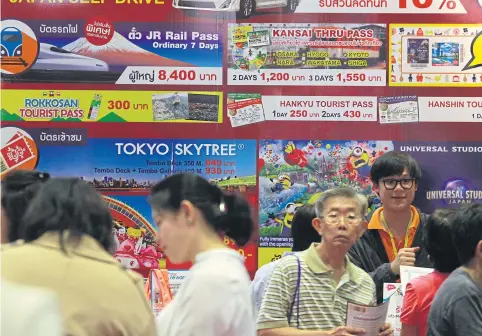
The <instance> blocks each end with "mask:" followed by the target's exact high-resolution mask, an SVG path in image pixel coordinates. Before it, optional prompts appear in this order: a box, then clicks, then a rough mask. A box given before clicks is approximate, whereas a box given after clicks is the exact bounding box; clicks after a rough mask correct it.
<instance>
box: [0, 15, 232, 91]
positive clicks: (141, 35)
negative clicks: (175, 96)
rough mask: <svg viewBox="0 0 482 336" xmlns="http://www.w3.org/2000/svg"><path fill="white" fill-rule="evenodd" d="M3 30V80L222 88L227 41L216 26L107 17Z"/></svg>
mask: <svg viewBox="0 0 482 336" xmlns="http://www.w3.org/2000/svg"><path fill="white" fill-rule="evenodd" d="M71 10H75V9H71ZM1 25H2V64H1V74H2V79H3V80H8V81H13V82H47V83H51V82H75V83H79V82H80V83H117V84H157V85H159V84H167V85H175V84H177V85H184V84H195V85H221V84H222V59H223V57H222V55H223V52H222V50H223V47H222V44H223V37H222V34H221V32H220V30H219V29H218V28H217V27H216V26H215V25H205V24H201V25H200V24H199V23H198V24H189V23H186V22H179V23H174V22H170V23H166V22H164V23H163V22H155V23H154V22H151V23H149V22H111V21H108V20H105V19H101V18H91V19H89V20H83V21H80V20H77V21H76V20H69V21H49V20H38V21H37V20H32V21H25V22H23V21H18V20H10V19H9V20H3V21H2V22H1ZM3 41H7V42H3ZM4 52H5V53H6V55H5V56H4Z"/></svg>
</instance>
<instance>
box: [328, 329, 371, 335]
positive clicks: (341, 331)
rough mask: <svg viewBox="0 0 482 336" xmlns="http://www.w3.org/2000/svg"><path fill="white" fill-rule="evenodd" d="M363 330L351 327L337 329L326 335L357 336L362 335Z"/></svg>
mask: <svg viewBox="0 0 482 336" xmlns="http://www.w3.org/2000/svg"><path fill="white" fill-rule="evenodd" d="M365 333H366V331H365V329H360V328H352V327H338V328H336V329H334V330H332V331H330V332H329V333H328V335H330V336H357V335H364V334H365Z"/></svg>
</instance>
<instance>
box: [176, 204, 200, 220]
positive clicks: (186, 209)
mask: <svg viewBox="0 0 482 336" xmlns="http://www.w3.org/2000/svg"><path fill="white" fill-rule="evenodd" d="M179 214H180V215H181V216H182V217H183V220H185V221H186V223H187V224H188V225H192V223H194V222H195V221H196V218H195V217H196V211H195V208H194V205H193V204H192V203H191V202H189V201H186V200H184V201H182V202H181V206H180V207H179Z"/></svg>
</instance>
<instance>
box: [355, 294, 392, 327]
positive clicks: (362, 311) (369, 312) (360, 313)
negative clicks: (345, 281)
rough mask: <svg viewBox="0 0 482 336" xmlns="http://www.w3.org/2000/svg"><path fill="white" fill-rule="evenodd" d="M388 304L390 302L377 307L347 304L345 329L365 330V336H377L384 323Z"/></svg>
mask: <svg viewBox="0 0 482 336" xmlns="http://www.w3.org/2000/svg"><path fill="white" fill-rule="evenodd" d="M389 303H390V300H388V301H386V302H384V303H382V304H381V305H378V306H365V305H358V304H355V303H352V302H348V307H347V311H346V325H347V327H353V328H361V329H365V331H366V333H365V334H364V335H365V336H377V335H378V334H379V333H380V328H381V327H382V326H383V325H384V324H385V323H386V322H385V321H386V319H387V313H388V306H389Z"/></svg>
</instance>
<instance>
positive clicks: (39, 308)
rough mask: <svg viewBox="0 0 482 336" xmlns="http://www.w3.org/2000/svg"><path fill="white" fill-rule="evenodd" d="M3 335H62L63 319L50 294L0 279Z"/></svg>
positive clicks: (56, 303)
mask: <svg viewBox="0 0 482 336" xmlns="http://www.w3.org/2000/svg"><path fill="white" fill-rule="evenodd" d="M1 281H2V283H1V288H2V293H1V297H2V298H1V302H2V306H1V309H2V311H1V321H2V322H1V324H2V327H1V335H2V336H45V335H49V336H61V335H62V317H61V313H60V307H59V303H58V301H57V298H56V297H55V295H54V294H53V293H50V292H48V291H44V290H41V289H37V288H35V287H28V286H23V285H18V284H16V283H12V282H10V281H7V280H5V279H2V280H1Z"/></svg>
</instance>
